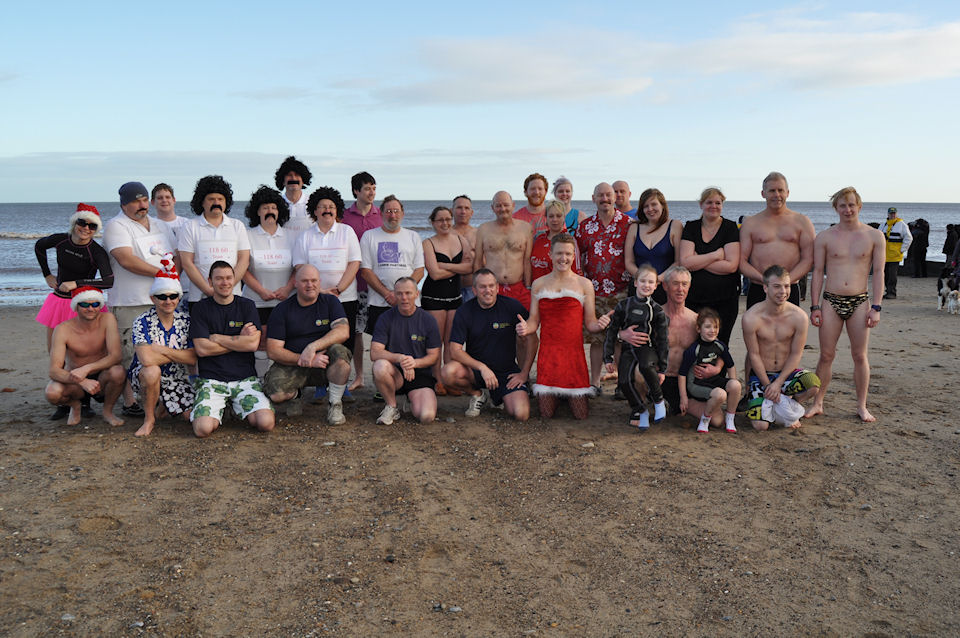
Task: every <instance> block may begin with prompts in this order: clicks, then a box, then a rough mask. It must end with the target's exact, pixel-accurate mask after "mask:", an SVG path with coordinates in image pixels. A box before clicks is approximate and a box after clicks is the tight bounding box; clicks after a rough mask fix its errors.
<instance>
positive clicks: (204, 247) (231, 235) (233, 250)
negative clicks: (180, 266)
mask: <svg viewBox="0 0 960 638" xmlns="http://www.w3.org/2000/svg"><path fill="white" fill-rule="evenodd" d="M177 250H179V251H180V252H187V253H193V263H194V264H195V265H196V267H197V268H198V269H199V270H200V274H201V275H203V276H204V277H206V276H207V274H208V272H209V271H210V266H212V265H213V262H215V261H225V262H227V263H228V264H230V265H231V266H233V267H236V265H237V255H238V253H239V251H241V250H250V240H249V238H248V237H247V229H246V227H245V226H244V225H243V223H242V222H241V221H240V220H238V219H233V218H232V217H227V216H224V217H223V221H222V222H220V225H219V226H213V225H211V224H210V222H208V221H207V219H206V218H205V217H204V216H203V215H200V216H199V217H197V218H196V219H194V220H192V221H190V223H188V224H184V225H183V228H181V230H180V236H179V238H178V239H177ZM233 294H235V295H239V294H240V281H239V280H237V285H236V286H235V287H234V289H233ZM202 297H203V292H202V291H201V290H200V289H199V288H198V287H196V286H191V287H190V294H189V295H188V296H187V301H200V299H201V298H202Z"/></svg>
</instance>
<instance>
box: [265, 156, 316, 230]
mask: <svg viewBox="0 0 960 638" xmlns="http://www.w3.org/2000/svg"><path fill="white" fill-rule="evenodd" d="M311 179H313V174H312V173H311V172H310V169H309V168H307V165H306V164H304V163H303V162H301V161H300V160H298V159H297V158H296V157H294V156H293V155H291V156H290V157H288V158H287V159H285V160H283V163H282V164H280V168H278V169H277V172H276V173H275V174H274V176H273V180H274V183H275V184H276V185H277V190H278V191H282V192H281V197H283V201H284V202H286V204H287V209H288V210H289V211H290V219H289V220H288V221H287V222H286V223H285V224H283V228H284V230H286V231H287V233H288V234H289V235H290V241H291V242H292V241H293V240H294V239H296V237H297V235H298V234H299V233H300V232H301V231H304V230H306V229H307V228H310V227H311V226H312V225H313V221H312V220H311V219H310V216H309V215H308V214H307V194H306V193H305V192H304V188H305V187H307V186H309V185H310V180H311Z"/></svg>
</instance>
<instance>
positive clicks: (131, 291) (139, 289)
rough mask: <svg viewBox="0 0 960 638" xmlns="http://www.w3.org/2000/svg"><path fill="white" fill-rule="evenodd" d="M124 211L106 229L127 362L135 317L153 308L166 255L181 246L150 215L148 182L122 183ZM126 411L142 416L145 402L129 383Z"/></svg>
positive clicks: (113, 307)
mask: <svg viewBox="0 0 960 638" xmlns="http://www.w3.org/2000/svg"><path fill="white" fill-rule="evenodd" d="M118 193H119V195H120V214H118V215H117V216H116V217H114V218H112V219H110V220H109V221H108V222H107V224H106V226H105V227H104V229H103V247H104V248H105V249H106V250H107V252H108V253H109V254H110V267H111V268H112V269H113V287H112V288H111V289H110V292H109V293H108V300H109V301H110V312H112V313H113V315H114V317H116V318H117V327H118V328H119V330H120V346H121V348H122V349H123V352H122V354H123V362H122V363H123V368H124V370H129V369H130V364H131V363H132V362H133V354H134V350H133V339H132V335H133V322H134V320H136V318H137V317H139V316H140V315H142V314H143V313H145V312H146V311H148V310H150V308H152V307H153V302H152V301H151V299H150V287H151V286H153V278H154V275H156V274H157V271H158V270H159V269H160V266H161V264H160V260H161V258H162V256H163V255H165V254H167V253H171V252H174V251H175V250H176V244H177V239H176V237H175V236H174V234H173V231H172V230H171V228H170V225H169V224H164V223H163V222H158V221H157V220H156V219H155V218H153V217H150V216H149V212H150V200H149V199H148V197H149V193H148V192H147V187H146V186H144V185H143V184H141V183H140V182H127V183H126V184H124V185H123V186H121V187H120V189H119V191H118ZM123 399H124V401H123V409H122V412H123V414H124V416H130V417H135V418H141V417H143V416H144V412H143V408H142V407H140V404H139V403H136V402H135V401H134V397H133V389H132V388H131V387H130V384H129V383H128V384H127V385H126V386H125V387H124V389H123Z"/></svg>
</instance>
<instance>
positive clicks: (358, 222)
mask: <svg viewBox="0 0 960 638" xmlns="http://www.w3.org/2000/svg"><path fill="white" fill-rule="evenodd" d="M341 222H343V223H344V224H346V225H347V226H349V227H350V228H352V229H353V232H355V233H356V234H357V241H359V240H360V238H361V237H363V234H364V233H365V232H367V231H368V230H370V229H371V228H380V226H382V225H383V216H382V215H381V214H380V209H379V208H377V206H376V204H374V205H373V206H371V207H370V210H369V211H368V212H367V214H366V215H361V214H360V209H359V208H357V203H356V202H354V203H353V206H351V207H350V208H348V209H346V210H345V211H343V219H342V220H341ZM366 289H367V282H366V281H365V280H364V279H363V277H361V276H360V275H359V273H358V274H357V292H364V291H365V290H366Z"/></svg>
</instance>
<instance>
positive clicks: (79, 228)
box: [34, 204, 113, 351]
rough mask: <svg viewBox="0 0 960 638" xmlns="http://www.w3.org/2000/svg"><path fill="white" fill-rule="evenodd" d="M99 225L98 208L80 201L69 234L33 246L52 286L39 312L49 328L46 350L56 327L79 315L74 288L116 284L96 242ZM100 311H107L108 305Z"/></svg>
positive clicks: (60, 234) (104, 252)
mask: <svg viewBox="0 0 960 638" xmlns="http://www.w3.org/2000/svg"><path fill="white" fill-rule="evenodd" d="M100 228H101V224H100V213H99V212H97V209H96V208H95V207H93V206H89V205H87V204H78V205H77V212H76V213H74V214H73V216H72V217H71V218H70V232H69V233H54V234H53V235H48V236H46V237H42V238H40V239H38V240H37V243H36V244H35V245H34V252H36V254H37V262H38V263H39V264H40V271H41V272H42V273H43V277H44V279H46V280H47V285H48V286H50V287H51V288H53V292H51V293H50V294H49V295H47V298H46V300H44V302H43V306H42V307H41V308H40V312H39V313H37V321H39V322H40V323H42V324H43V325H45V326H46V327H47V351H49V350H50V339H51V338H52V337H53V329H54V328H56V327H57V326H58V325H60V324H61V323H62V322H64V321H66V320H67V319H70V318H71V317H75V316H76V314H77V313H75V312H73V311H72V310H70V297H71V293H72V292H73V290H74V289H75V288H79V287H81V286H94V287H95V288H99V289H101V290H106V289H107V288H110V287H111V286H113V270H112V269H111V268H110V258H109V257H108V256H107V251H105V250H104V249H103V247H102V246H100V244H98V243H97V242H95V241H93V236H94V235H96V234H97V231H98V230H99V229H100ZM51 248H54V249H56V252H57V274H56V275H53V274H52V273H51V272H50V266H49V264H48V263H47V251H48V250H49V249H51ZM98 272H99V273H100V277H99V278H98V277H97V273H98ZM101 310H102V311H105V310H106V307H102V308H101Z"/></svg>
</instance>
